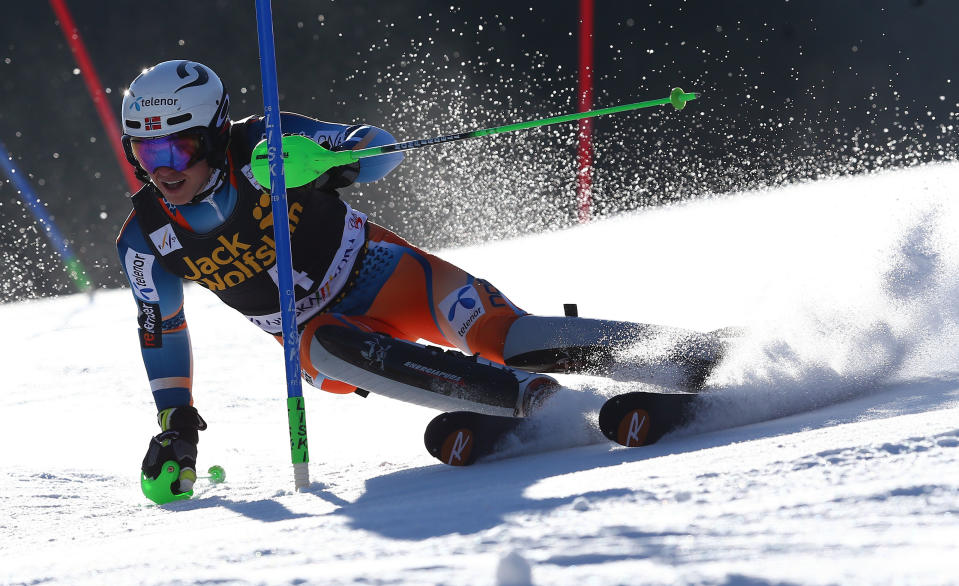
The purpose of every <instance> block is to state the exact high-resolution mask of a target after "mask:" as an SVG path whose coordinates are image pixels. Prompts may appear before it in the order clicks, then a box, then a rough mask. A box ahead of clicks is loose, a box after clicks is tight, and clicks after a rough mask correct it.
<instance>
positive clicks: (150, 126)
mask: <svg viewBox="0 0 959 586" xmlns="http://www.w3.org/2000/svg"><path fill="white" fill-rule="evenodd" d="M143 122H144V123H145V124H146V129H147V130H160V129H161V128H162V126H161V125H160V117H159V116H147V117H146V118H144V119H143Z"/></svg>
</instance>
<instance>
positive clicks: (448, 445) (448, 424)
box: [423, 411, 527, 466]
mask: <svg viewBox="0 0 959 586" xmlns="http://www.w3.org/2000/svg"><path fill="white" fill-rule="evenodd" d="M526 421H527V420H526V419H524V418H522V417H504V416H500V415H486V414H483V413H474V412H472V411H451V412H448V413H440V414H439V415H437V416H436V417H434V418H433V420H432V421H430V423H429V425H427V426H426V433H424V435H423V442H424V443H425V444H426V449H427V451H429V453H430V454H432V455H433V456H434V457H435V458H436V459H438V460H439V461H441V462H443V463H444V464H449V465H450V466H469V465H470V464H472V463H473V462H475V461H476V460H477V458H481V457H483V456H487V455H489V454H492V453H493V452H495V451H496V449H497V447H498V446H499V444H500V443H501V440H502V439H503V438H504V437H506V436H507V435H508V434H510V433H511V432H513V431H515V430H516V429H517V428H519V427H520V426H521V425H523V424H524V423H525V422H526Z"/></svg>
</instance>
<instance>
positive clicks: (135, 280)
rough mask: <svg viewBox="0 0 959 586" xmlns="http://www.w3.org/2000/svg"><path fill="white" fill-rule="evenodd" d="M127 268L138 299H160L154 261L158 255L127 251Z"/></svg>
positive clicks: (149, 300)
mask: <svg viewBox="0 0 959 586" xmlns="http://www.w3.org/2000/svg"><path fill="white" fill-rule="evenodd" d="M124 260H125V263H126V268H127V275H128V276H129V277H130V285H132V286H133V294H134V295H136V296H137V299H142V300H143V301H146V302H149V303H152V302H155V301H158V300H159V299H160V297H159V296H158V295H157V290H156V285H155V284H154V283H153V261H155V260H156V257H155V256H153V255H152V254H143V253H142V252H138V251H136V250H133V249H130V250H128V251H127V255H126V258H125V259H124Z"/></svg>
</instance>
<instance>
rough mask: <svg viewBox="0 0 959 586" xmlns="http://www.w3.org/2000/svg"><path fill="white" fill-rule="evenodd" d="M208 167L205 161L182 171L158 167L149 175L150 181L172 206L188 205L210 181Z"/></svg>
mask: <svg viewBox="0 0 959 586" xmlns="http://www.w3.org/2000/svg"><path fill="white" fill-rule="evenodd" d="M210 172H211V169H210V165H209V164H208V163H207V162H206V161H198V162H196V163H194V164H193V165H191V166H190V167H187V168H186V169H184V170H183V171H177V170H175V169H173V168H171V167H158V168H157V169H156V170H155V171H154V172H153V173H150V179H152V180H153V184H154V185H156V186H157V189H159V190H160V193H162V194H163V197H164V198H166V200H167V201H168V202H170V203H172V204H173V205H183V204H187V203H190V201H192V200H193V197H194V196H196V194H197V193H199V191H200V188H202V187H203V186H204V185H206V182H207V180H209V179H210Z"/></svg>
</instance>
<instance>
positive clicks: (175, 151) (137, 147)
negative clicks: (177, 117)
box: [130, 130, 206, 174]
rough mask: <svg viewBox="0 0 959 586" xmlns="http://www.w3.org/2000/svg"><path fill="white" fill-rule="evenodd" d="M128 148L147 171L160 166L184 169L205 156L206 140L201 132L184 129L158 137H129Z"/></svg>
mask: <svg viewBox="0 0 959 586" xmlns="http://www.w3.org/2000/svg"><path fill="white" fill-rule="evenodd" d="M130 150H132V151H133V156H134V157H136V159H137V161H139V163H140V166H141V167H143V168H144V169H146V171H147V172H148V173H151V174H152V173H154V172H156V170H157V169H159V168H160V167H170V168H171V169H174V170H176V171H186V170H187V169H189V168H190V167H192V166H193V165H194V164H196V163H197V162H199V161H200V160H201V159H203V158H205V157H206V142H205V141H204V139H203V134H202V133H200V132H197V131H195V130H184V131H182V132H177V133H175V134H170V135H167V136H161V137H160V138H131V139H130Z"/></svg>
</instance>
